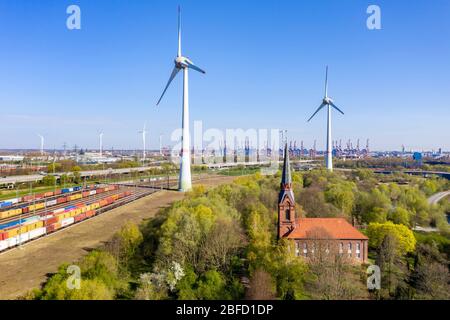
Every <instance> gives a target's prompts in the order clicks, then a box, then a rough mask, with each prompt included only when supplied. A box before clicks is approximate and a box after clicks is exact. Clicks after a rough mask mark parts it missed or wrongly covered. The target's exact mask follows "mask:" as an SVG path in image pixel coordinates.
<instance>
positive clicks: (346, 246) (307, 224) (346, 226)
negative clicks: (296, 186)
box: [278, 144, 368, 263]
mask: <svg viewBox="0 0 450 320" xmlns="http://www.w3.org/2000/svg"><path fill="white" fill-rule="evenodd" d="M278 238H279V239H280V238H287V239H290V240H292V241H295V248H296V255H297V256H304V257H306V258H308V257H311V256H312V255H314V251H315V250H316V246H317V245H318V244H319V245H320V243H326V246H327V249H326V250H327V252H329V250H333V249H334V250H336V252H339V254H346V255H348V257H349V258H351V260H352V261H354V262H356V263H366V262H367V246H368V238H367V237H366V236H365V235H363V234H362V233H361V232H360V231H358V230H357V229H356V228H355V227H353V226H352V225H351V224H350V223H348V222H347V220H345V219H343V218H301V217H296V214H295V199H294V192H293V190H292V178H291V168H290V163H289V152H288V149H287V144H286V146H285V151H284V165H283V173H282V177H281V190H280V195H279V199H278ZM329 246H331V248H329Z"/></svg>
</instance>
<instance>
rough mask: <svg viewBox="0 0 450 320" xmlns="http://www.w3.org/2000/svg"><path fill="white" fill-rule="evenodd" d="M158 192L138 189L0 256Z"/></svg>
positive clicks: (10, 248)
mask: <svg viewBox="0 0 450 320" xmlns="http://www.w3.org/2000/svg"><path fill="white" fill-rule="evenodd" d="M158 190H159V189H154V190H152V191H150V190H149V189H143V188H141V189H138V190H135V192H134V193H132V194H130V195H128V196H126V197H124V198H121V199H119V200H117V201H116V202H113V203H111V204H110V205H107V206H105V207H102V208H99V209H97V210H95V215H94V216H92V217H90V218H87V219H84V220H81V221H78V222H74V223H72V224H70V225H68V226H65V227H62V228H60V229H59V230H57V231H54V232H51V233H45V234H43V235H41V236H39V237H37V238H34V239H32V240H27V241H24V242H21V243H18V244H17V245H15V246H12V247H9V248H7V249H5V250H1V251H0V255H1V254H4V253H6V252H8V251H10V250H12V249H15V248H18V247H21V246H23V245H26V244H29V243H31V242H34V241H37V240H39V239H42V238H46V237H48V236H52V235H54V234H56V233H59V232H63V231H65V230H67V229H69V228H71V227H73V226H75V225H78V224H80V223H84V222H86V221H88V220H91V219H93V218H95V217H96V216H99V215H101V214H104V213H106V212H108V211H110V210H112V209H115V208H118V207H121V206H123V205H126V204H128V203H131V202H133V201H136V200H138V199H140V198H143V197H146V196H148V195H150V194H153V193H155V192H157V191H158ZM115 191H120V192H116V193H122V192H124V191H126V190H123V189H122V190H120V189H119V190H115ZM128 191H129V190H128ZM105 194H106V192H105V193H103V194H102V195H103V196H104V197H102V198H105V197H107V196H105ZM99 196H100V195H99ZM71 205H73V204H71Z"/></svg>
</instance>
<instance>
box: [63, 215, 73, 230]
mask: <svg viewBox="0 0 450 320" xmlns="http://www.w3.org/2000/svg"><path fill="white" fill-rule="evenodd" d="M74 222H75V219H74V218H73V217H70V218H67V219H64V220H62V221H61V228H64V227H67V226H68V225H71V224H73V223H74Z"/></svg>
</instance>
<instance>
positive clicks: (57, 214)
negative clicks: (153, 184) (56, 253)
mask: <svg viewBox="0 0 450 320" xmlns="http://www.w3.org/2000/svg"><path fill="white" fill-rule="evenodd" d="M114 187H115V188H117V186H114ZM130 195H131V192H130V191H125V192H122V193H118V194H115V195H111V196H109V197H106V198H104V199H101V200H97V201H95V202H93V203H91V204H85V203H79V204H76V205H69V206H67V207H64V208H59V209H56V210H54V211H52V212H47V213H42V214H41V215H38V216H33V217H30V218H26V219H19V220H16V221H12V222H8V223H5V224H0V252H1V251H4V250H7V249H9V248H12V247H15V246H17V245H19V244H22V243H25V242H28V241H31V240H33V239H36V238H39V237H42V236H45V235H47V234H50V233H53V232H55V231H57V230H59V229H62V228H65V227H67V226H69V225H71V224H74V223H78V222H80V221H83V220H85V219H88V218H91V217H93V216H94V215H95V214H96V213H97V210H98V209H100V208H104V207H107V206H109V205H111V204H113V203H114V202H116V201H118V200H120V199H122V198H126V197H128V196H130Z"/></svg>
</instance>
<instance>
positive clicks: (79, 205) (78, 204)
mask: <svg viewBox="0 0 450 320" xmlns="http://www.w3.org/2000/svg"><path fill="white" fill-rule="evenodd" d="M75 206H76V207H77V208H82V207H84V206H85V204H84V203H77V204H76V205H75Z"/></svg>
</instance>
